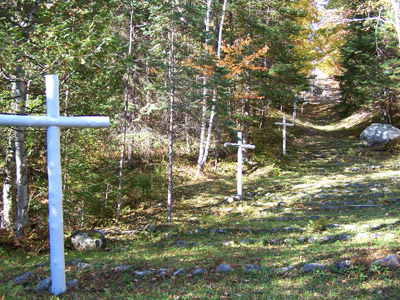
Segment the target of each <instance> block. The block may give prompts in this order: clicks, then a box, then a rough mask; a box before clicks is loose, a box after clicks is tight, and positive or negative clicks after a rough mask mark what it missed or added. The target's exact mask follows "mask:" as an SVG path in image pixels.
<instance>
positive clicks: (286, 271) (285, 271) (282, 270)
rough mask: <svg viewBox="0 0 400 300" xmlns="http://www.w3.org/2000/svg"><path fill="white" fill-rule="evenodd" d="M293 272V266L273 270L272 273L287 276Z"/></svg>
mask: <svg viewBox="0 0 400 300" xmlns="http://www.w3.org/2000/svg"><path fill="white" fill-rule="evenodd" d="M293 270H294V266H288V267H283V268H277V269H274V270H273V271H272V272H273V273H275V274H278V275H287V274H289V273H290V272H292V271H293Z"/></svg>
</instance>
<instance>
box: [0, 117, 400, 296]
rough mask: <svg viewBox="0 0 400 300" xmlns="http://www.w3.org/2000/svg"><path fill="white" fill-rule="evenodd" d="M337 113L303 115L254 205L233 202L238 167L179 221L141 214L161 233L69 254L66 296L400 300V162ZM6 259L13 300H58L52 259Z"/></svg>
mask: <svg viewBox="0 0 400 300" xmlns="http://www.w3.org/2000/svg"><path fill="white" fill-rule="evenodd" d="M328 116H331V114H330V113H329V112H328V111H327V110H321V111H319V112H318V113H315V111H314V112H313V113H310V114H307V112H306V113H305V114H304V115H303V116H300V118H299V120H298V126H297V129H295V131H294V134H295V135H296V137H297V139H296V140H295V141H292V143H291V147H292V148H291V149H290V148H289V149H288V151H289V156H290V159H289V160H288V161H290V162H291V163H290V167H287V168H286V169H285V170H284V171H282V170H275V169H270V168H268V167H264V168H263V167H261V168H259V169H258V170H253V171H251V167H249V170H248V173H247V174H246V183H245V187H246V188H245V192H246V197H245V199H243V200H240V201H238V200H234V199H227V196H229V195H232V194H234V191H235V186H234V183H235V182H234V177H233V176H232V174H234V166H233V165H230V166H228V165H226V166H225V167H224V168H222V169H221V171H220V172H219V173H218V174H217V175H214V176H211V177H210V180H208V181H203V182H201V183H196V184H191V185H190V186H186V188H182V192H181V202H180V203H179V205H177V206H176V208H175V209H176V211H175V219H176V222H175V223H174V224H173V225H170V226H165V225H164V226H163V225H159V224H160V223H159V222H160V221H159V220H160V218H161V217H160V216H162V214H163V213H162V212H163V210H164V208H163V207H155V208H152V209H151V212H152V214H151V215H150V213H149V212H150V209H149V210H147V211H143V212H142V213H141V212H137V216H141V215H146V216H147V219H145V220H146V222H148V220H149V217H150V216H151V218H152V222H154V223H155V224H156V225H157V227H156V228H157V229H156V231H154V232H152V231H145V230H144V231H137V232H135V233H134V234H133V235H132V236H127V235H121V236H119V237H117V236H113V238H114V240H113V241H112V242H110V243H109V244H108V249H107V250H106V251H102V252H86V253H77V252H72V251H67V255H66V258H67V261H68V262H71V261H76V260H77V259H79V260H81V261H80V262H81V264H75V265H71V264H69V265H68V273H67V277H68V279H73V278H77V279H78V281H79V287H76V288H71V289H69V290H68V292H67V293H66V294H65V295H63V296H61V297H60V299H399V296H398V295H400V280H399V275H400V273H399V270H398V269H397V266H394V267H393V269H391V268H378V267H374V266H373V264H372V263H373V262H374V261H376V260H377V259H380V258H384V257H386V256H387V255H389V254H397V255H398V254H400V252H399V251H400V247H399V233H400V229H399V225H400V223H399V220H400V218H399V210H400V189H399V174H400V162H399V160H398V155H397V154H396V153H386V152H370V151H367V150H365V149H362V148H360V145H359V142H358V141H357V140H356V139H354V138H348V137H347V134H348V131H346V132H347V133H346V134H344V133H343V132H344V131H343V130H342V129H340V130H337V131H335V128H343V127H340V126H341V125H343V124H341V123H337V124H336V125H332V124H331V123H332V122H331V119H329V118H328ZM328 121H329V122H328ZM328 123H330V124H328ZM328 125H329V126H328ZM335 126H336V127H335ZM136 220H137V221H140V219H139V218H138V219H136ZM145 220H143V222H145ZM143 224H145V223H143ZM134 227H136V228H137V227H140V226H139V224H135V226H134ZM118 238H119V239H118ZM0 255H1V257H2V258H3V259H4V261H5V263H4V264H3V265H1V266H0V272H1V275H0V295H2V294H4V295H5V298H4V299H14V298H15V299H18V298H19V299H27V298H26V297H28V298H30V299H46V298H51V296H50V294H49V293H48V292H47V291H40V292H35V291H32V288H33V287H35V286H36V285H37V283H38V282H39V281H40V279H44V278H46V277H47V276H49V268H48V265H47V264H46V265H44V266H40V267H37V266H36V267H34V265H35V264H36V263H40V262H47V259H48V257H47V256H42V257H38V256H33V257H30V258H28V259H27V258H26V257H23V256H21V255H16V254H10V253H4V252H2V253H0ZM398 257H400V255H398ZM82 263H85V264H87V265H85V264H82ZM310 264H311V265H310ZM224 268H225V269H224ZM309 268H311V270H309ZM24 271H32V272H33V273H34V276H33V277H32V278H31V279H30V280H28V281H27V282H26V283H25V285H24V286H23V285H13V284H10V283H9V281H10V280H11V279H12V278H15V277H16V276H17V275H20V273H21V272H24ZM225 271H226V272H225Z"/></svg>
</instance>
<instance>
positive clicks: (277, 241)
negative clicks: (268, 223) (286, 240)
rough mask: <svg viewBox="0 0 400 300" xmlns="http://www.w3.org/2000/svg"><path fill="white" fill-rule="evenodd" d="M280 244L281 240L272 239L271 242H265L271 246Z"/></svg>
mask: <svg viewBox="0 0 400 300" xmlns="http://www.w3.org/2000/svg"><path fill="white" fill-rule="evenodd" d="M280 242H281V241H280V240H279V239H270V240H269V241H265V243H266V244H269V245H278V244H279V243H280Z"/></svg>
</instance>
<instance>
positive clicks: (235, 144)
mask: <svg viewBox="0 0 400 300" xmlns="http://www.w3.org/2000/svg"><path fill="white" fill-rule="evenodd" d="M228 146H233V147H240V146H242V144H238V143H225V144H224V147H228Z"/></svg>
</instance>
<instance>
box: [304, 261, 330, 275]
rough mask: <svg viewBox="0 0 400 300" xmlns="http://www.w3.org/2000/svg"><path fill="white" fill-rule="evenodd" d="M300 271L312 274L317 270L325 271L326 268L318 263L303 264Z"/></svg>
mask: <svg viewBox="0 0 400 300" xmlns="http://www.w3.org/2000/svg"><path fill="white" fill-rule="evenodd" d="M301 270H302V271H303V272H304V273H308V272H314V271H317V270H326V266H325V265H323V264H318V263H310V264H305V265H304V266H302V267H301Z"/></svg>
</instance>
